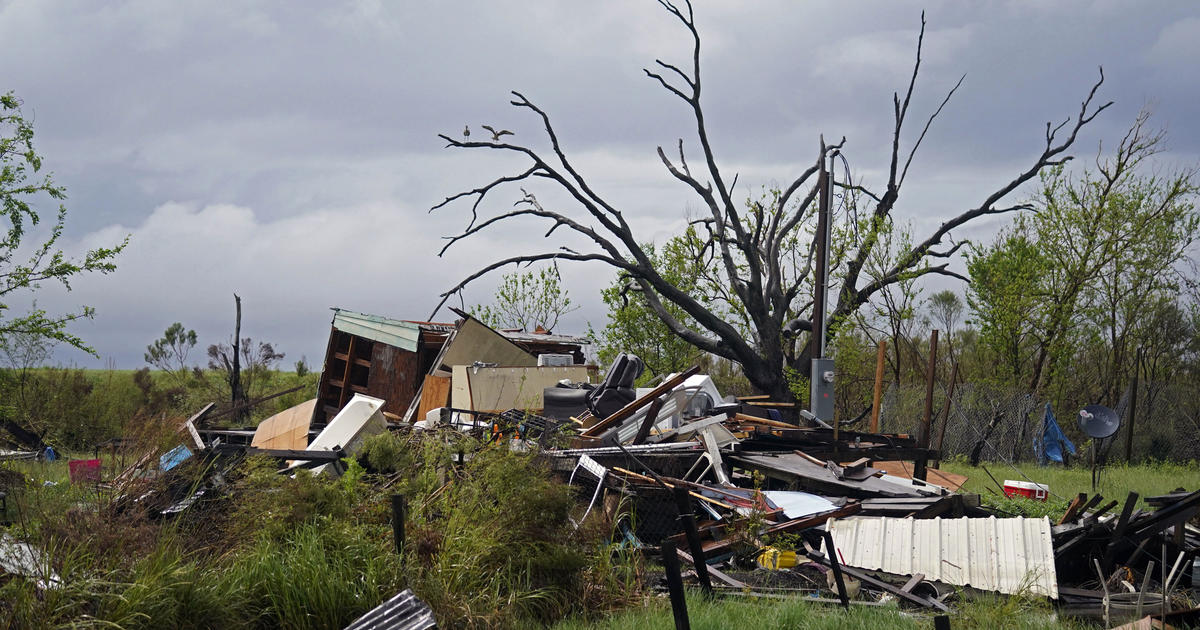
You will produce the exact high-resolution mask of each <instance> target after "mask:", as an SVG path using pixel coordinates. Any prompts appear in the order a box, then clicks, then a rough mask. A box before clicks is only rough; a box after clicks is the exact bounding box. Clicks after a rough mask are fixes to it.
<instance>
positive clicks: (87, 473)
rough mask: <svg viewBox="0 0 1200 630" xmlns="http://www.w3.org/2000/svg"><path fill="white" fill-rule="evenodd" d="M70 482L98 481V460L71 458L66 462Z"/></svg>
mask: <svg viewBox="0 0 1200 630" xmlns="http://www.w3.org/2000/svg"><path fill="white" fill-rule="evenodd" d="M67 467H68V468H69V471H68V472H69V474H70V476H71V483H79V482H80V481H91V482H99V481H100V460H98V459H72V460H71V461H70V462H67Z"/></svg>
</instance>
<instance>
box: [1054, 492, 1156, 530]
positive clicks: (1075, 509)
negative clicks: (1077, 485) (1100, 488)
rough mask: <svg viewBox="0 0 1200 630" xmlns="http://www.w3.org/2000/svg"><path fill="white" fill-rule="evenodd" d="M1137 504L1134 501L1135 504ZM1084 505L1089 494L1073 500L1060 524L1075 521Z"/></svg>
mask: <svg viewBox="0 0 1200 630" xmlns="http://www.w3.org/2000/svg"><path fill="white" fill-rule="evenodd" d="M1136 502H1137V501H1134V503H1136ZM1084 503H1087V494H1086V493H1083V492H1080V493H1079V494H1078V495H1076V496H1075V498H1074V499H1071V504H1070V505H1068V506H1067V511H1066V512H1063V515H1062V518H1060V519H1058V524H1059V525H1065V524H1067V523H1070V522H1071V521H1074V520H1075V516H1076V515H1077V514H1079V510H1080V508H1082V507H1083V504H1084Z"/></svg>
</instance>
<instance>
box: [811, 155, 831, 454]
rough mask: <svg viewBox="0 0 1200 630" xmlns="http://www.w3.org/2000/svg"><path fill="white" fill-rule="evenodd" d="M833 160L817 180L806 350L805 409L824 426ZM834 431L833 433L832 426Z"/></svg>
mask: <svg viewBox="0 0 1200 630" xmlns="http://www.w3.org/2000/svg"><path fill="white" fill-rule="evenodd" d="M823 148H824V147H822V149H823ZM834 157H835V154H831V155H830V156H829V165H828V168H826V165H825V160H824V159H822V160H821V173H820V175H819V176H818V178H817V187H818V192H819V197H818V201H817V234H816V238H817V248H816V257H817V265H816V272H815V273H816V275H815V276H814V278H813V319H812V340H811V346H810V347H809V349H810V352H809V354H810V356H812V369H811V370H810V372H809V407H810V408H811V411H812V414H813V415H814V416H816V417H817V419H818V420H820V421H822V422H825V423H831V422H833V421H834V418H833V416H834V411H833V359H829V358H826V357H825V334H826V331H827V330H828V328H829V324H828V322H827V321H826V313H827V312H828V311H829V307H828V304H829V302H828V299H829V234H830V227H831V224H832V223H833V217H832V214H833V212H832V208H833V160H834ZM834 430H835V432H836V427H835V429H834Z"/></svg>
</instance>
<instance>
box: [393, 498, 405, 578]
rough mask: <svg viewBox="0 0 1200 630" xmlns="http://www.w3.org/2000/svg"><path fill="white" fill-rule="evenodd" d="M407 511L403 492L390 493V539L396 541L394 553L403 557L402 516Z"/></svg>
mask: <svg viewBox="0 0 1200 630" xmlns="http://www.w3.org/2000/svg"><path fill="white" fill-rule="evenodd" d="M407 511H408V509H407V506H406V505H405V503H404V495H403V494H393V495H392V540H393V541H394V542H395V543H396V553H398V554H400V558H401V562H403V561H404V560H403V558H404V517H405V513H406V512H407Z"/></svg>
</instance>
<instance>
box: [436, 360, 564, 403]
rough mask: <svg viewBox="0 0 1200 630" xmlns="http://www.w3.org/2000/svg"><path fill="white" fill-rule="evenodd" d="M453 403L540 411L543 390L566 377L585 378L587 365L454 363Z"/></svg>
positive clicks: (451, 400)
mask: <svg viewBox="0 0 1200 630" xmlns="http://www.w3.org/2000/svg"><path fill="white" fill-rule="evenodd" d="M453 378H454V382H453V386H452V388H451V399H450V402H451V405H450V406H451V407H454V408H456V409H472V410H475V411H489V412H496V413H499V412H502V411H508V410H509V409H525V410H533V411H540V410H541V409H542V408H543V407H545V400H544V399H543V397H542V390H544V389H545V388H547V387H554V385H555V384H556V383H558V382H559V381H561V380H563V379H570V380H572V381H586V380H587V378H588V370H587V367H586V366H582V365H572V366H558V367H537V366H534V367H490V368H488V367H484V368H474V367H471V366H467V365H456V366H454V377H453Z"/></svg>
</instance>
